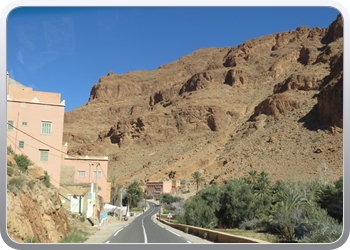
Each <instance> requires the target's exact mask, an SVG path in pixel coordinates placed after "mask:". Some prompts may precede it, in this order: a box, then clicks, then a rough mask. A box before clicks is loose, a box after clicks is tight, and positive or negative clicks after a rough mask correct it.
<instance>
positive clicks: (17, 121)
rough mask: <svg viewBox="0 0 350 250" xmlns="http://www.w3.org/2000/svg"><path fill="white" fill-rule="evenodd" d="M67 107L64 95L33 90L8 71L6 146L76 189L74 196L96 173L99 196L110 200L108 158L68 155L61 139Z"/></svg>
mask: <svg viewBox="0 0 350 250" xmlns="http://www.w3.org/2000/svg"><path fill="white" fill-rule="evenodd" d="M64 108H65V101H61V94H59V93H48V92H40V91H33V89H32V88H28V87H25V86H24V85H22V84H21V83H19V82H16V81H15V80H13V79H11V78H10V77H9V75H8V74H7V146H11V147H12V149H13V150H14V152H15V153H16V154H24V155H27V156H28V158H29V159H30V160H31V161H32V162H33V163H34V164H35V165H37V166H40V167H42V168H43V169H44V170H45V171H47V173H48V175H49V176H50V180H51V183H52V184H53V185H54V186H55V187H57V188H60V187H62V188H63V186H64V190H66V191H67V193H69V192H70V191H74V190H75V191H74V192H70V193H71V194H72V195H79V196H81V194H80V193H79V192H83V194H85V193H86V191H85V189H86V186H88V184H91V183H95V182H96V175H97V184H98V186H99V190H100V191H99V192H100V193H99V195H100V196H102V198H103V199H104V201H106V202H109V199H110V197H109V196H110V184H109V183H108V182H107V170H108V157H89V156H84V157H80V156H68V155H67V143H65V145H63V142H62V139H63V122H64ZM97 166H98V172H96V167H97ZM79 184H81V185H80V189H77V188H78V187H79ZM67 186H70V189H67ZM73 186H74V190H73ZM86 190H90V189H89V188H87V189H86ZM61 191H62V189H61ZM75 192H76V193H75ZM78 193H79V194H78Z"/></svg>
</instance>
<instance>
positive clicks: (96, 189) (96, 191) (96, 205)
mask: <svg viewBox="0 0 350 250" xmlns="http://www.w3.org/2000/svg"><path fill="white" fill-rule="evenodd" d="M99 165H100V163H99V162H98V163H97V165H96V187H95V197H96V198H95V199H96V202H95V207H96V221H97V225H99V224H100V223H99V219H98V214H97V211H98V205H99V202H98V201H99V200H98V166H99Z"/></svg>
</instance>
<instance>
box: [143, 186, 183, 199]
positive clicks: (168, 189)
mask: <svg viewBox="0 0 350 250" xmlns="http://www.w3.org/2000/svg"><path fill="white" fill-rule="evenodd" d="M179 186H180V182H179V181H153V182H147V183H146V188H145V193H146V195H147V196H153V197H154V199H156V200H158V198H159V195H160V194H175V193H176V192H177V189H178V187H179Z"/></svg>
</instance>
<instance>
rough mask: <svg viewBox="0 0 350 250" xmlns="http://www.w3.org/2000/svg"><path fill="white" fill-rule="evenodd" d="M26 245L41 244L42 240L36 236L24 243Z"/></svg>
mask: <svg viewBox="0 0 350 250" xmlns="http://www.w3.org/2000/svg"><path fill="white" fill-rule="evenodd" d="M24 243H40V240H39V238H38V237H36V236H30V237H28V238H27V239H26V240H25V241H24Z"/></svg>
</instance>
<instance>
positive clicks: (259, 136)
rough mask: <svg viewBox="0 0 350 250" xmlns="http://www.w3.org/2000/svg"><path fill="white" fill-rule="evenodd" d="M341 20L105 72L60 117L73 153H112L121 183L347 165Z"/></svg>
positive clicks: (323, 172) (281, 174)
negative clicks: (82, 101)
mask: <svg viewBox="0 0 350 250" xmlns="http://www.w3.org/2000/svg"><path fill="white" fill-rule="evenodd" d="M342 75H343V20H342V17H341V16H338V18H337V19H336V20H335V21H334V22H333V23H332V24H331V25H330V26H329V27H328V28H326V29H321V28H317V27H316V28H313V29H310V28H308V27H299V28H297V29H296V30H291V31H288V32H283V33H277V34H271V35H267V36H263V37H259V38H256V39H253V40H249V41H246V42H244V43H243V44H240V45H238V46H235V47H232V48H231V47H227V48H206V49H200V50H197V51H194V52H193V53H191V54H189V55H186V56H183V57H181V58H180V59H179V60H178V61H175V62H172V63H169V64H166V65H163V66H160V67H159V68H158V69H157V70H154V71H146V70H145V71H136V72H128V73H127V74H124V75H117V74H114V73H113V72H110V73H109V74H108V75H107V76H104V77H101V78H100V79H99V82H98V83H97V84H95V85H94V86H93V87H92V89H91V94H90V99H89V101H88V103H86V105H83V106H81V107H79V108H77V109H75V110H72V111H69V112H66V113H65V124H64V141H68V143H69V154H72V155H75V154H77V155H108V156H109V157H110V158H109V159H110V161H109V171H108V176H109V177H111V176H113V175H114V174H117V176H118V178H117V181H118V182H119V183H124V184H128V183H130V182H131V181H133V180H138V181H140V182H141V183H144V182H146V181H157V180H165V179H178V180H180V179H187V180H189V179H190V175H191V174H192V173H193V172H194V171H197V170H198V171H200V172H201V173H203V175H204V176H205V179H206V183H207V184H209V183H218V184H220V183H225V182H226V181H227V180H229V179H231V178H236V177H242V176H244V175H246V174H247V172H248V171H250V170H251V169H255V170H257V171H262V170H265V171H267V172H269V173H270V176H271V177H272V179H273V180H277V179H292V180H310V178H325V179H329V180H330V179H334V178H337V177H339V176H340V175H342V171H343V145H342V143H343V135H342V127H343V99H342V98H343V78H342Z"/></svg>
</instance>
